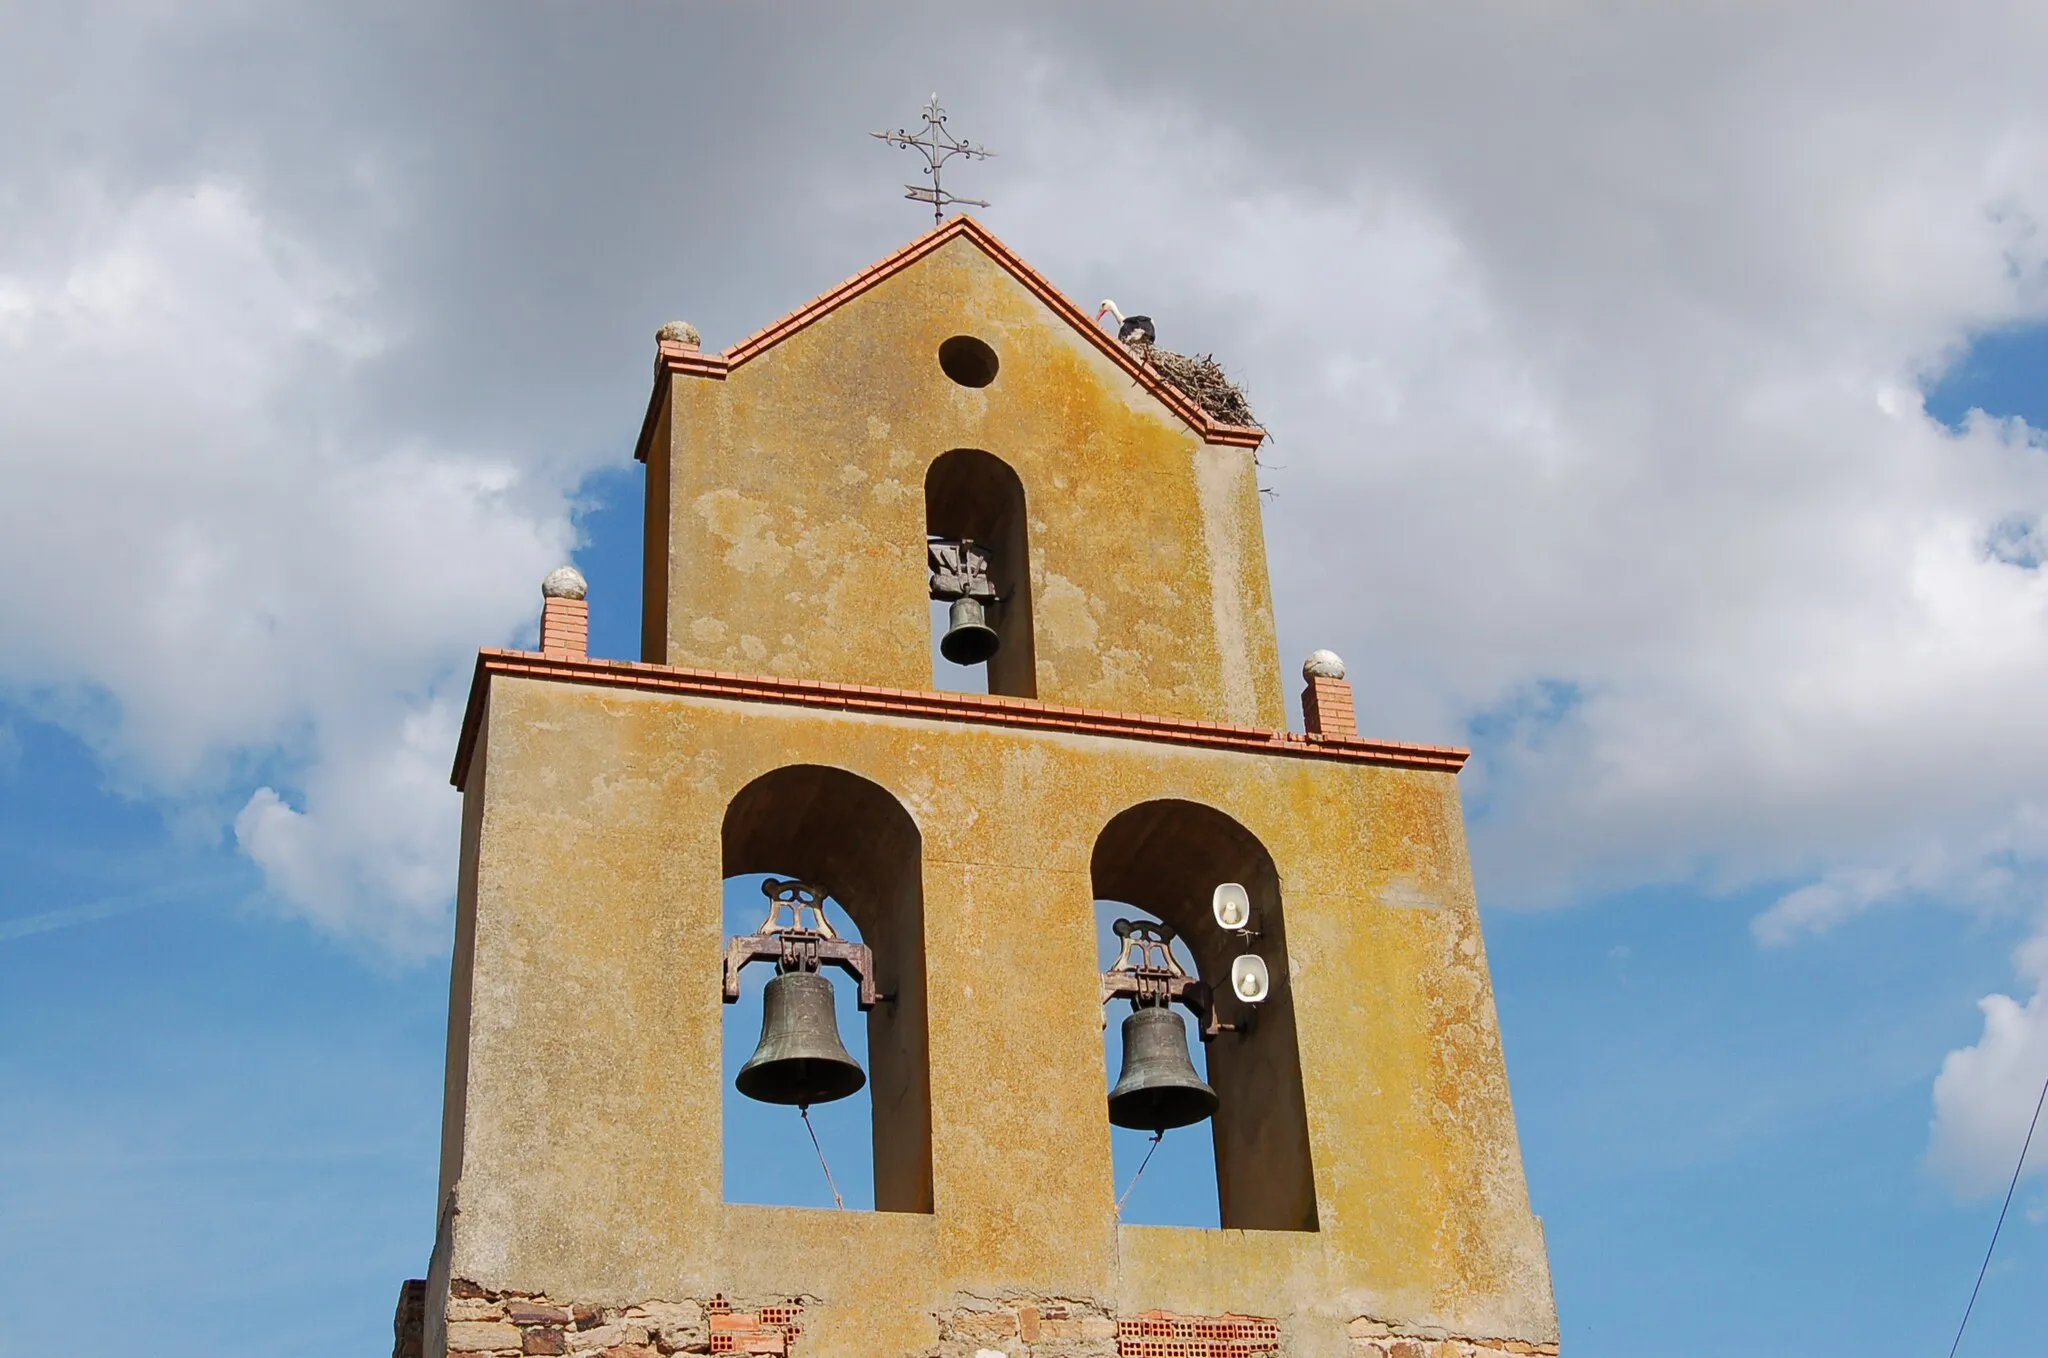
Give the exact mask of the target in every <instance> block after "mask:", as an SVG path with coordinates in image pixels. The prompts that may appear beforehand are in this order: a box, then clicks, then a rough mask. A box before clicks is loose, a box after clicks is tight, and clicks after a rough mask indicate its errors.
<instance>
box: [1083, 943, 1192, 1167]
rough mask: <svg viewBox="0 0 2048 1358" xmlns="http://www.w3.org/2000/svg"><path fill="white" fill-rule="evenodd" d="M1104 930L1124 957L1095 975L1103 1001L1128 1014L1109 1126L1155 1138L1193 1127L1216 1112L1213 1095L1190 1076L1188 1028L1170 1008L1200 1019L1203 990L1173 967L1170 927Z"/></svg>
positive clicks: (1118, 957)
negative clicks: (1124, 1004)
mask: <svg viewBox="0 0 2048 1358" xmlns="http://www.w3.org/2000/svg"><path fill="white" fill-rule="evenodd" d="M1111 927H1112V928H1113V929H1114V930H1115V931H1116V936H1117V937H1118V938H1120V939H1122V940H1123V951H1122V952H1121V953H1119V954H1118V955H1117V959H1116V963H1115V964H1114V965H1113V966H1111V967H1110V969H1109V970H1108V971H1106V972H1104V973H1103V974H1102V1001H1103V1003H1104V1004H1107V1003H1109V1001H1111V1000H1113V999H1117V998H1119V997H1122V998H1125V999H1128V1000H1129V1001H1130V1002H1131V1012H1130V1013H1129V1014H1128V1015H1127V1016H1126V1017H1125V1018H1124V1026H1123V1041H1124V1060H1123V1070H1122V1071H1121V1072H1120V1073H1119V1074H1118V1076H1117V1082H1116V1087H1115V1088H1113V1089H1111V1090H1110V1091H1109V1120H1110V1122H1112V1123H1113V1124H1115V1125H1116V1126H1118V1127H1131V1128H1135V1129H1137V1130H1139V1131H1144V1132H1154V1133H1161V1134H1163V1133H1165V1132H1167V1131H1169V1130H1171V1129H1173V1128H1175V1127H1186V1126H1188V1125H1189V1124H1191V1123H1196V1122H1200V1121H1201V1120H1202V1119H1203V1118H1206V1117H1208V1116H1210V1115H1211V1114H1213V1113H1214V1112H1215V1111H1216V1105H1217V1099H1216V1091H1215V1090H1213V1089H1211V1088H1210V1087H1209V1086H1208V1084H1207V1083H1206V1082H1204V1081H1203V1079H1202V1077H1201V1076H1200V1075H1198V1074H1196V1073H1195V1063H1194V1061H1193V1060H1192V1059H1191V1058H1190V1057H1189V1056H1188V1030H1187V1023H1186V1021H1185V1020H1183V1019H1182V1018H1181V1016H1180V1015H1179V1014H1176V1013H1175V1012H1174V1011H1173V1005H1174V1003H1175V1002H1176V1001H1178V1002H1180V1003H1182V1004H1185V1005H1187V1006H1188V1007H1189V1008H1191V1009H1194V1010H1196V1011H1197V1012H1200V1011H1201V1010H1202V1009H1203V1008H1206V1007H1207V1002H1208V991H1207V989H1206V987H1204V986H1203V985H1202V983H1201V982H1200V981H1198V980H1196V979H1195V978H1194V977H1192V976H1190V975H1188V974H1187V973H1186V972H1185V971H1183V970H1181V966H1180V963H1179V962H1178V961H1177V960H1175V958H1174V955H1173V939H1174V931H1173V927H1172V926H1171V925H1168V924H1157V923H1153V922H1151V921H1148V920H1127V919H1120V920H1118V921H1117V922H1116V923H1115V924H1114V925H1112V926H1111Z"/></svg>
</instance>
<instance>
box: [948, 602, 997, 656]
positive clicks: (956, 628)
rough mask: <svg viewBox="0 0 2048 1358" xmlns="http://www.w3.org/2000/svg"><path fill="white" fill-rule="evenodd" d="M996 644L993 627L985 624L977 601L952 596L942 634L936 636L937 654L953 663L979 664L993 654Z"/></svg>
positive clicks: (982, 610)
mask: <svg viewBox="0 0 2048 1358" xmlns="http://www.w3.org/2000/svg"><path fill="white" fill-rule="evenodd" d="M997 644H998V643H997V641H996V629H995V628H993V627H990V626H989V625H988V612H987V610H986V609H984V608H983V607H982V606H981V600H979V599H955V600H954V601H953V609H952V612H951V613H949V614H948V615H947V619H946V635H945V636H943V637H940V638H939V654H940V655H942V656H944V657H946V659H948V660H950V661H952V662H953V663H954V664H956V665H979V664H980V663H981V662H982V661H984V660H986V659H988V658H989V657H990V656H992V655H994V654H995V653H996V646H997Z"/></svg>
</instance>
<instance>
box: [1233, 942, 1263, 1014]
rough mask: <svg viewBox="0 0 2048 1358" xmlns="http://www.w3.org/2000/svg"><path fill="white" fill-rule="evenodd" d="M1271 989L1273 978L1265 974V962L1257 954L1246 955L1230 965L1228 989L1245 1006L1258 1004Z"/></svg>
mask: <svg viewBox="0 0 2048 1358" xmlns="http://www.w3.org/2000/svg"><path fill="white" fill-rule="evenodd" d="M1272 988H1273V978H1272V977H1271V976H1269V975H1267V974H1266V960H1265V959H1264V958H1263V957H1260V956H1259V955H1258V954H1257V953H1246V954H1245V955H1244V956H1242V957H1240V958H1238V959H1237V960H1236V961H1235V962H1232V963H1231V964H1230V989H1231V991H1232V992H1233V993H1234V994H1235V995H1236V996H1237V997H1238V998H1239V999H1240V1000H1243V1001H1244V1002H1245V1003H1246V1004H1259V1003H1261V1002H1262V1001H1264V1000H1265V998H1266V996H1267V994H1268V993H1269V992H1270V991H1271V990H1272Z"/></svg>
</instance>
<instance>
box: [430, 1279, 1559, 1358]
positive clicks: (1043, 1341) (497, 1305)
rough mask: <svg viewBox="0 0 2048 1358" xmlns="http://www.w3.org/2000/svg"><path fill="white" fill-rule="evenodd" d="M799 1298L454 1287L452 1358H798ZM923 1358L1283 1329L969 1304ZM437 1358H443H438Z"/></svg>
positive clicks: (1152, 1344)
mask: <svg viewBox="0 0 2048 1358" xmlns="http://www.w3.org/2000/svg"><path fill="white" fill-rule="evenodd" d="M424 1286H425V1285H424V1284H422V1283H418V1282H411V1283H407V1284H406V1286H405V1289H404V1290H403V1291H402V1292H401V1294H400V1301H399V1308H398V1315H397V1317H396V1323H395V1326H394V1328H395V1330H396V1344H395V1346H394V1348H393V1352H394V1354H395V1355H396V1356H397V1358H419V1355H420V1354H421V1344H420V1339H421V1336H420V1329H419V1327H420V1317H421V1313H422V1310H423V1307H422V1304H421V1298H422V1295H423V1291H424ZM803 1311H804V1302H803V1300H802V1299H801V1298H787V1299H781V1300H777V1301H772V1302H766V1303H760V1304H742V1303H740V1302H736V1301H733V1300H731V1299H728V1298H726V1297H724V1296H714V1297H710V1298H705V1299H696V1298H686V1299H684V1300H680V1301H652V1300H650V1301H644V1302H640V1303H637V1304H635V1305H631V1306H588V1305H583V1304H580V1303H574V1302H568V1301H557V1300H554V1299H552V1298H550V1297H548V1296H546V1295H543V1294H536V1293H525V1292H491V1291H486V1290H485V1289H483V1288H481V1287H478V1286H476V1285H475V1284H474V1283H469V1282H465V1281H463V1280H461V1279H457V1280H455V1282H454V1283H453V1284H452V1286H451V1287H450V1295H449V1298H448V1350H447V1353H448V1358H525V1356H526V1355H533V1354H541V1355H571V1356H575V1358H670V1356H671V1355H676V1354H699V1353H707V1354H714V1353H730V1354H759V1355H784V1356H785V1358H787V1356H789V1355H801V1353H802V1352H803V1346H802V1345H801V1344H800V1343H799V1342H798V1341H799V1340H800V1338H801V1336H802V1335H803V1332H804V1327H803V1324H802V1316H803ZM933 1320H934V1322H935V1323H936V1326H937V1330H938V1343H937V1345H936V1346H935V1347H934V1348H933V1349H932V1350H931V1351H930V1358H1265V1355H1277V1354H1279V1353H1280V1352H1281V1329H1282V1326H1281V1323H1280V1322H1279V1321H1277V1320H1274V1319H1271V1318H1269V1317H1265V1316H1250V1315H1236V1314H1229V1315H1221V1316H1189V1315H1180V1314H1176V1313H1174V1312H1170V1311H1157V1310H1155V1311H1146V1312H1143V1313H1141V1314H1139V1315H1136V1316H1126V1317H1123V1318H1118V1317H1115V1316H1112V1315H1110V1314H1109V1313H1108V1312H1106V1311H1105V1310H1103V1309H1102V1308H1100V1307H1099V1306H1096V1305H1094V1304H1093V1303H1090V1302H1086V1301H1080V1300H1076V1299H1072V1298H1054V1299H1046V1298H1007V1299H1004V1300H1000V1301H987V1302H981V1301H974V1302H970V1303H969V1304H968V1305H965V1306H962V1307H959V1308H957V1309H954V1310H950V1311H944V1312H939V1313H937V1314H935V1315H934V1316H933ZM1349 1335H1350V1341H1351V1342H1350V1347H1351V1352H1352V1354H1353V1358H1556V1355H1557V1351H1558V1349H1557V1345H1555V1344H1531V1343H1527V1342H1525V1341H1522V1340H1515V1339H1470V1338H1461V1337H1457V1336H1450V1335H1445V1334H1442V1333H1439V1332H1404V1331H1400V1330H1396V1329H1394V1328H1391V1327H1389V1326H1387V1325H1384V1324H1381V1323H1380V1322H1378V1321H1375V1320H1373V1319H1371V1318H1370V1317H1360V1318H1359V1319H1357V1320H1354V1321H1352V1322H1351V1325H1350V1329H1349ZM433 1358H439V1355H434V1356H433Z"/></svg>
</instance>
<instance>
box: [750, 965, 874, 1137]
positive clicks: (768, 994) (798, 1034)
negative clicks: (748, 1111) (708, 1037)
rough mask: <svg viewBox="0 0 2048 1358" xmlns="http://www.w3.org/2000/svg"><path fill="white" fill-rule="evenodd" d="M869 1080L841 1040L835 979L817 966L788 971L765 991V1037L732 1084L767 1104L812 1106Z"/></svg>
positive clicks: (852, 1090)
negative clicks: (834, 1005)
mask: <svg viewBox="0 0 2048 1358" xmlns="http://www.w3.org/2000/svg"><path fill="white" fill-rule="evenodd" d="M867 1082H868V1077H867V1075H866V1074H865V1073H863V1072H862V1070H861V1068H860V1062H858V1061H856V1060H854V1059H853V1057H851V1056H849V1055H848V1054H847V1051H846V1047H845V1045H844V1044H843V1043H841V1042H840V1040H839V1020H838V1017H837V1015H835V1014H834V1013H833V1011H832V983H831V982H830V981H828V980H826V979H825V978H824V977H823V976H820V975H818V973H816V972H814V971H786V972H783V973H782V974H781V975H780V976H777V977H776V978H775V979H773V980H772V981H770V982H768V984H767V985H766V986H765V987H763V989H762V991H761V1041H760V1043H759V1044H758V1045H756V1046H755V1048H754V1054H753V1055H752V1056H750V1057H748V1058H747V1063H746V1064H745V1065H744V1066H741V1067H740V1072H739V1074H738V1075H736V1076H734V1077H733V1084H734V1086H735V1087H736V1088H738V1090H739V1091H740V1093H742V1094H744V1095H746V1096H747V1097H748V1098H750V1099H759V1100H760V1101H761V1102H762V1103H794V1104H798V1105H800V1106H805V1107H808V1106H809V1105H811V1104H814V1103H830V1102H832V1101H833V1100H834V1099H843V1098H845V1097H846V1096H847V1095H849V1094H857V1093H859V1092H860V1087H861V1086H862V1085H864V1084H866V1083H867Z"/></svg>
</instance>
